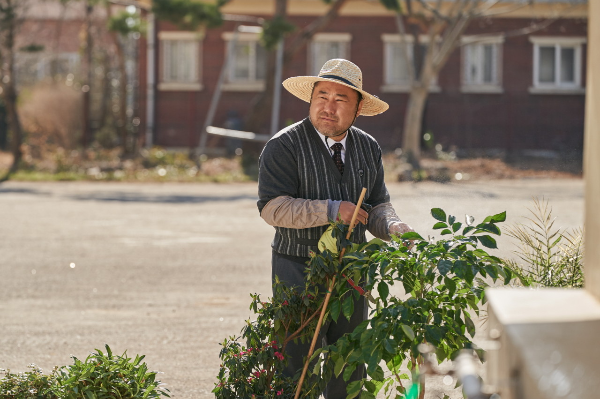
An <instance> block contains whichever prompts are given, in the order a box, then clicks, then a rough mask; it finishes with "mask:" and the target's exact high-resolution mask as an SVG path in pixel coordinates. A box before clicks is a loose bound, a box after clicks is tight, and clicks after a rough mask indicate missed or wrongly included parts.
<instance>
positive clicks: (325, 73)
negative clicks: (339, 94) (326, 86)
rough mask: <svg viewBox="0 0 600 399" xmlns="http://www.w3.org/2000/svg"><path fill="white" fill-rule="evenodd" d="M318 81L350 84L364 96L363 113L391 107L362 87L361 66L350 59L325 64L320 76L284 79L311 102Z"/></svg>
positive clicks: (297, 95) (298, 93)
mask: <svg viewBox="0 0 600 399" xmlns="http://www.w3.org/2000/svg"><path fill="white" fill-rule="evenodd" d="M316 82H333V83H339V84H341V85H344V86H348V87H350V88H351V89H354V90H356V91H358V92H360V93H361V94H362V96H363V107H362V110H361V112H360V114H361V115H365V116H372V115H377V114H380V113H382V112H384V111H386V110H387V109H388V108H389V105H388V104H387V103H386V102H384V101H381V100H380V99H379V98H377V96H374V95H372V94H369V93H367V92H366V91H364V90H363V89H362V72H361V70H360V68H359V67H358V66H357V65H355V64H353V63H352V62H350V61H348V60H343V59H341V58H336V59H333V60H329V61H327V62H326V63H325V65H323V68H321V71H320V72H319V76H295V77H293V78H288V79H286V80H284V81H283V87H285V88H286V90H287V91H289V92H290V93H292V94H293V95H295V96H296V97H298V98H299V99H301V100H304V101H306V102H307V103H309V102H310V97H311V94H312V90H313V86H314V84H315V83H316Z"/></svg>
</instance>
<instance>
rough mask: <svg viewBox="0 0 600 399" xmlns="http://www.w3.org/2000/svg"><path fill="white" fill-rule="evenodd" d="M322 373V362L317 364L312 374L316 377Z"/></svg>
mask: <svg viewBox="0 0 600 399" xmlns="http://www.w3.org/2000/svg"><path fill="white" fill-rule="evenodd" d="M320 371H321V362H316V363H315V367H313V370H312V373H313V374H314V375H319V372H320Z"/></svg>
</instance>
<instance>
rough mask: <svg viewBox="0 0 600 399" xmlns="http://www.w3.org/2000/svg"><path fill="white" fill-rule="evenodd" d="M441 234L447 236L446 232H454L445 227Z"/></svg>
mask: <svg viewBox="0 0 600 399" xmlns="http://www.w3.org/2000/svg"><path fill="white" fill-rule="evenodd" d="M440 234H441V235H443V236H445V235H446V234H452V232H451V231H450V229H444V230H442V232H441V233H440Z"/></svg>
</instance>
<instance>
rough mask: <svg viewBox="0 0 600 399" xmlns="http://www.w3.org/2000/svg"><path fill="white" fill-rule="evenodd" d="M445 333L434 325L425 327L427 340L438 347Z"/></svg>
mask: <svg viewBox="0 0 600 399" xmlns="http://www.w3.org/2000/svg"><path fill="white" fill-rule="evenodd" d="M442 336H443V332H442V330H441V328H439V327H438V326H434V325H426V326H425V339H427V342H429V343H430V344H433V345H434V346H437V345H438V344H439V343H440V341H441V340H442Z"/></svg>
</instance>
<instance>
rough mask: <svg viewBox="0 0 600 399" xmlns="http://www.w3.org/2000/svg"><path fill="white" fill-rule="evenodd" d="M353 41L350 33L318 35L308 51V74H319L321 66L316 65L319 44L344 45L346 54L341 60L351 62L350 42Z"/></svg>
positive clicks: (313, 39)
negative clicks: (316, 50)
mask: <svg viewBox="0 0 600 399" xmlns="http://www.w3.org/2000/svg"><path fill="white" fill-rule="evenodd" d="M351 41H352V35H351V34H350V33H317V34H315V35H314V36H313V38H312V40H311V43H310V46H309V51H308V62H307V63H306V65H307V66H308V71H307V74H308V75H309V76H313V75H316V74H318V73H319V71H320V69H321V67H322V66H323V64H321V65H316V64H315V58H316V57H315V48H316V44H317V43H342V44H343V45H344V54H342V57H341V58H344V59H346V60H350V42H351Z"/></svg>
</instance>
